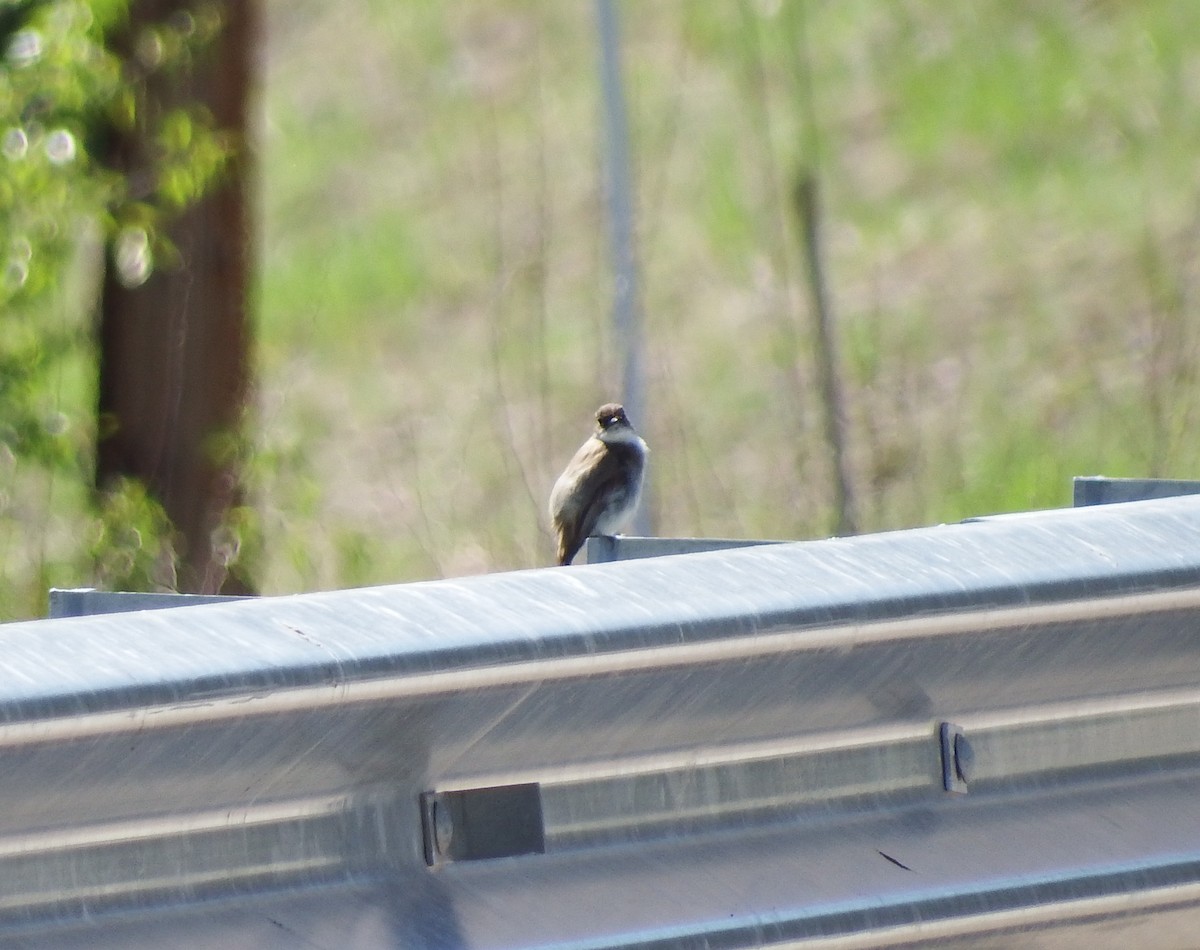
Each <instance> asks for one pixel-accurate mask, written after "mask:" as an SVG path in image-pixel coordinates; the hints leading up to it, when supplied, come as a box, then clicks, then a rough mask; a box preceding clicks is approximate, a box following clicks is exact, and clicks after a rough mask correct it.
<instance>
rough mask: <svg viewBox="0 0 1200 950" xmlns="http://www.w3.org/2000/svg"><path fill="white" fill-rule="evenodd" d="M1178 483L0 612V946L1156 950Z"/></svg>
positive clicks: (1167, 883)
mask: <svg viewBox="0 0 1200 950" xmlns="http://www.w3.org/2000/svg"><path fill="white" fill-rule="evenodd" d="M1198 630H1200V498H1195V497H1192V498H1177V499H1169V500H1161V501H1147V502H1139V503H1135V504H1118V505H1106V506H1102V507H1095V508H1085V509H1078V510H1064V511H1052V512H1044V513H1036V514H1030V515H1027V516H1024V517H1020V518H999V519H995V520H982V521H979V522H976V523H970V524H962V525H950V526H943V527H938V528H929V529H922V530H916V531H902V532H894V533H889V534H882V535H872V536H863V537H858V538H850V539H834V540H829V541H821V542H811V543H800V544H777V545H765V546H758V547H750V548H743V549H735V550H719V551H711V552H708V553H699V554H692V555H687V556H682V557H662V558H657V559H655V560H653V561H647V560H642V561H632V562H623V563H612V564H591V565H585V566H580V567H576V568H554V569H546V570H537V571H525V572H518V573H512V574H498V575H490V576H484V577H475V578H467V579H461V580H448V581H440V582H433V583H422V584H409V585H403V586H396V587H386V588H374V589H366V590H358V591H343V592H331V593H323V594H311V595H303V596H296V597H282V598H262V599H257V600H249V601H245V602H239V603H222V604H213V605H206V606H194V607H186V608H182V609H178V610H170V611H146V612H140V613H132V614H124V615H115V614H114V615H108V616H97V617H90V618H76V619H61V620H47V621H37V622H30V623H22V624H12V625H7V626H4V627H0V801H2V802H3V803H4V808H3V809H2V810H0V946H21V947H29V948H34V947H38V948H40V947H55V948H71V947H79V948H82V947H85V946H86V947H88V948H91V950H96V948H106V947H129V948H143V947H144V948H149V947H155V948H158V947H163V946H171V947H182V948H201V947H205V948H207V947H227V946H237V947H259V948H282V947H297V946H300V947H328V948H334V947H336V948H338V950H350V948H376V947H408V946H428V947H479V948H491V947H518V946H522V947H535V946H536V947H633V946H638V947H699V946H705V947H742V946H759V945H773V946H804V947H809V946H812V947H838V948H846V947H882V946H929V945H933V944H936V945H937V946H981V947H982V946H988V947H993V946H998V945H1004V946H1022V947H1063V946H1087V947H1118V946H1119V947H1121V948H1122V950H1127V948H1128V947H1129V946H1139V947H1160V946H1161V947H1165V946H1191V945H1192V944H1194V942H1195V940H1194V934H1195V933H1197V932H1200V830H1197V829H1200V794H1197V792H1196V789H1197V787H1198V785H1197V783H1198V781H1200V636H1198V634H1197V631H1198Z"/></svg>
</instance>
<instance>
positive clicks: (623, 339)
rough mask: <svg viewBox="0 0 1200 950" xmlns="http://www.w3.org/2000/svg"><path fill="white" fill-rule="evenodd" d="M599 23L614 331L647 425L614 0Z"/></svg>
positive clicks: (631, 394)
mask: <svg viewBox="0 0 1200 950" xmlns="http://www.w3.org/2000/svg"><path fill="white" fill-rule="evenodd" d="M596 23H597V28H598V30H599V34H600V83H601V87H602V90H603V93H604V133H605V162H604V165H605V191H606V198H607V201H608V220H609V235H610V238H611V242H612V261H613V337H614V342H615V344H616V346H615V349H616V351H617V352H618V353H619V354H620V359H621V389H622V394H621V399H622V401H623V402H624V404H625V408H626V409H627V410H628V411H629V416H630V418H631V419H632V420H633V424H634V425H635V426H638V427H639V428H642V430H643V431H645V426H646V413H645V408H646V403H645V398H644V393H643V383H642V366H641V355H642V354H641V313H640V311H639V308H638V282H637V260H636V254H635V251H634V234H633V187H632V182H631V176H630V160H629V124H628V120H627V118H626V115H625V94H624V90H623V88H622V85H621V62H620V27H619V25H618V22H617V10H616V4H615V3H614V2H613V0H596ZM649 498H650V494H649V489H648V488H647V491H646V493H645V494H644V495H643V501H642V505H641V508H640V509H639V510H638V513H637V515H636V516H635V518H634V522H633V525H632V526H631V528H630V530H631V532H632V533H633V534H638V535H650V534H652V533H653V532H652V530H651V525H650V507H651V506H650V502H649Z"/></svg>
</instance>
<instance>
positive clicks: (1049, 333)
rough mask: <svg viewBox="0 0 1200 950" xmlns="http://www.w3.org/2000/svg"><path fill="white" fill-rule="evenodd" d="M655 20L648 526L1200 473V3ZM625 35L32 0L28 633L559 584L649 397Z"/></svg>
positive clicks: (21, 600)
mask: <svg viewBox="0 0 1200 950" xmlns="http://www.w3.org/2000/svg"><path fill="white" fill-rule="evenodd" d="M615 10H616V12H617V14H618V17H619V27H620V65H621V76H622V80H623V84H624V96H625V106H626V113H627V118H628V132H629V142H630V163H629V171H630V180H631V182H632V205H633V213H634V225H635V229H634V240H635V243H634V249H635V260H636V265H637V285H636V302H637V305H638V309H639V311H640V313H641V314H642V320H643V323H642V326H641V330H640V342H641V347H642V350H641V353H642V355H641V366H642V369H643V372H644V400H643V405H642V407H641V409H640V415H637V416H635V417H634V418H633V422H634V425H635V426H637V427H638V429H639V431H640V432H641V434H642V435H643V436H644V437H645V439H646V440H647V442H648V443H649V444H650V447H651V450H652V456H651V469H650V478H651V487H650V497H649V515H650V524H651V526H652V529H653V531H654V532H655V533H657V534H660V535H664V536H708V537H730V538H813V537H823V536H827V535H829V534H831V533H834V532H845V531H878V530H886V529H891V528H901V527H906V526H912V525H923V524H931V523H938V522H942V521H953V520H957V519H960V518H962V517H966V516H971V515H978V514H987V513H993V512H1001V511H1010V510H1023V509H1030V508H1037V507H1051V506H1060V505H1066V504H1069V500H1070V478H1071V476H1073V475H1083V474H1099V473H1103V474H1106V475H1110V476H1172V477H1195V476H1196V475H1197V474H1198V469H1200V446H1198V445H1197V440H1196V439H1195V438H1194V437H1193V433H1194V431H1195V429H1196V421H1197V420H1196V414H1197V410H1198V408H1200V407H1198V405H1197V402H1198V394H1197V387H1196V385H1195V383H1196V360H1197V345H1198V342H1200V323H1198V319H1197V318H1198V317H1200V301H1198V299H1197V293H1198V291H1200V272H1198V267H1200V261H1198V254H1197V252H1198V250H1200V161H1198V160H1197V156H1198V155H1200V4H1196V3H1194V2H1191V0H1148V2H1143V3H1139V4H1128V3H1122V2H1116V0H1055V2H1051V3H1043V2H1037V3H1035V2H1028V3H1025V2H1013V0H978V2H975V3H971V4H946V3H942V2H936V0H904V2H896V3H886V4H884V3H878V2H871V0H773V2H772V0H742V2H734V0H728V2H720V3H711V2H699V0H661V2H656V3H653V4H649V3H632V2H622V3H617V4H615ZM596 14H597V7H596V5H595V4H593V3H592V2H585V0H572V2H551V0H545V2H534V0H500V2H486V3H485V2H466V0H462V2H455V3H444V4H435V3H419V2H399V0H388V2H383V0H336V2H335V0H320V2H318V0H263V2H261V3H252V2H249V0H229V2H228V3H226V2H217V0H210V2H199V3H186V2H180V0H170V2H168V0H154V2H152V0H144V2H143V0H139V2H135V3H133V4H132V5H130V4H127V3H124V2H121V0H94V2H92V3H82V2H77V0H70V2H68V0H40V2H39V0H33V2H30V0H7V2H5V3H4V4H0V39H2V40H3V42H4V49H5V51H6V52H5V58H4V61H3V68H2V71H0V135H2V136H3V142H2V145H3V149H2V152H3V154H2V155H0V221H2V222H3V225H4V228H5V233H2V234H0V240H3V241H6V242H7V246H6V247H0V252H3V253H4V254H5V255H6V257H5V258H4V259H3V260H0V263H5V264H6V270H5V279H4V283H3V287H2V292H0V307H2V308H3V309H2V311H0V618H3V619H12V618H15V617H23V616H35V615H38V614H40V613H41V611H42V609H43V605H44V599H45V589H46V588H47V587H48V586H51V585H53V586H101V587H110V588H114V589H181V590H219V589H224V590H227V591H254V592H260V593H264V594H276V593H288V592H298V591H305V590H315V589H324V588H333V587H346V586H358V585H367V584H378V583H389V582H399V581H409V580H417V579H425V578H434V577H443V576H454V575H461V574H468V573H477V572H483V571H496V570H507V569H514V568H525V567H532V566H538V565H545V564H548V563H550V561H551V554H552V544H551V541H550V537H549V532H548V527H547V523H546V522H547V518H546V514H545V499H546V497H547V495H548V492H549V489H550V486H551V484H552V483H553V480H554V478H555V477H556V475H557V473H558V472H559V471H560V470H561V469H562V467H563V465H564V464H565V463H566V461H567V459H568V458H569V457H570V455H571V454H572V452H573V451H574V450H575V448H576V447H577V446H578V444H579V443H580V442H581V441H582V440H583V439H584V437H585V436H586V435H587V434H588V432H589V431H590V427H591V414H592V412H593V411H594V409H595V408H596V406H598V405H599V404H600V403H602V402H605V401H608V400H610V399H617V400H620V399H622V398H624V393H623V392H622V389H623V388H624V387H625V380H624V376H623V360H622V354H621V341H620V340H618V339H616V334H615V333H614V330H613V316H612V314H613V300H614V286H615V284H614V278H613V254H612V251H611V249H610V243H609V220H608V204H607V200H606V198H607V195H606V185H605V183H606V180H607V179H606V163H607V162H608V158H607V152H606V146H607V145H608V144H609V143H608V141H607V140H606V135H605V100H604V96H603V92H602V88H601V82H600V76H601V71H600V41H599V33H598V26H597V22H598V21H597V15H596ZM822 304H823V306H822ZM131 314H133V315H134V316H131ZM823 321H824V323H823ZM823 327H824V328H823ZM822 328H823V329H822ZM151 338H158V339H159V342H158V343H155V344H154V346H153V347H150V349H146V348H145V347H146V346H148V345H149V344H148V343H147V342H146V341H148V340H150V339H151ZM154 347H157V348H154ZM145 377H149V378H151V381H150V382H147V379H146V378H145ZM192 406H199V407H201V408H200V409H196V410H194V411H193V410H192V409H191V408H190V407H192ZM204 407H207V408H204ZM214 407H215V408H214ZM143 417H144V418H143ZM139 427H140V429H139ZM138 431H145V432H147V433H150V435H148V436H147V437H146V439H144V440H142V441H141V442H138V441H137V440H136V439H132V438H127V436H130V434H131V433H136V432H138ZM183 434H187V439H185V440H184V441H185V442H186V443H187V444H186V445H184V446H183V447H182V448H181V447H180V445H178V444H176V440H177V438H183ZM189 440H190V441H189ZM196 471H200V472H202V475H203V477H200V476H197V477H195V478H192V475H193V473H194V472H196ZM189 479H191V481H189ZM193 482H194V484H193ZM189 493H192V494H189ZM197 498H199V499H200V500H196V499H197Z"/></svg>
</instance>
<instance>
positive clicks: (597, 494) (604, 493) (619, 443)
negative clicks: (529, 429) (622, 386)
mask: <svg viewBox="0 0 1200 950" xmlns="http://www.w3.org/2000/svg"><path fill="white" fill-rule="evenodd" d="M649 451H650V450H649V449H648V448H646V443H645V442H643V441H642V440H641V438H640V437H639V436H638V434H637V433H636V432H634V431H633V426H632V425H630V424H629V419H628V418H626V416H625V409H624V407H623V406H619V405H617V404H616V403H615V402H610V403H606V404H605V405H603V406H601V407H600V408H599V409H597V410H596V431H595V432H593V433H592V435H591V437H590V438H588V440H587V441H586V442H584V443H583V445H581V446H580V447H579V451H578V452H576V453H575V457H574V458H572V459H571V461H570V462H569V463H568V464H567V467H566V469H564V470H563V473H562V474H561V475H559V476H558V481H556V482H555V483H554V489H553V490H552V491H551V492H550V523H551V524H552V525H553V526H554V535H555V537H556V538H557V540H558V563H559V564H570V563H571V561H572V559H573V558H574V557H575V555H576V554H578V553H579V549H580V548H581V547H583V542H584V541H586V540H587V539H588V538H590V537H591V536H592V535H597V534H616V533H617V532H618V531H620V529H621V528H623V527H624V526H625V523H626V522H627V521H628V520H629V518H630V517H631V516H632V515H633V512H634V511H635V510H636V509H637V506H638V500H639V499H640V498H641V495H642V475H643V473H644V472H645V469H646V455H647V454H648V453H649Z"/></svg>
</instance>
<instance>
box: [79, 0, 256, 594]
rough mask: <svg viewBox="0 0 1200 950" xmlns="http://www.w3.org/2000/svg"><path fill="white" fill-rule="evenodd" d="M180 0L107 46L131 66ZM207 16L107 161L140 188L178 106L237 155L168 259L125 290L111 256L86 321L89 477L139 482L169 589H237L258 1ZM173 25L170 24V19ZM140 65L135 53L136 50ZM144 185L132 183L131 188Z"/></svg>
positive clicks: (144, 14)
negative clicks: (165, 119)
mask: <svg viewBox="0 0 1200 950" xmlns="http://www.w3.org/2000/svg"><path fill="white" fill-rule="evenodd" d="M191 7H192V4H189V3H186V2H181V0H135V2H134V3H132V4H131V6H130V18H129V23H128V26H127V28H126V30H125V31H124V32H123V35H122V37H120V38H118V40H117V41H116V43H115V44H114V45H116V46H117V47H118V48H120V49H124V50H125V51H127V58H128V59H129V61H130V62H131V64H132V63H135V62H136V57H137V56H138V55H139V54H138V52H136V51H139V50H143V51H144V49H145V46H144V44H145V42H146V41H147V37H148V36H151V35H153V34H150V33H147V31H148V30H152V29H154V28H156V27H161V26H163V25H165V24H172V23H174V24H179V23H181V22H182V23H184V24H186V23H187V22H188V21H187V19H186V17H187V16H188V15H189V10H190V9H191ZM209 9H216V10H217V11H219V14H220V16H221V17H223V22H222V24H221V26H220V28H219V31H218V32H217V33H216V35H215V38H214V39H213V40H212V41H211V43H209V44H207V45H206V46H205V47H204V48H203V49H202V50H199V51H198V52H197V53H196V54H195V56H194V57H192V58H191V59H190V60H189V61H188V62H187V63H186V64H185V68H183V69H161V70H158V71H157V72H155V71H150V72H148V74H147V75H146V76H145V77H144V78H143V79H142V83H143V86H142V90H141V91H142V92H143V93H144V102H142V103H141V105H142V107H141V109H140V110H139V118H138V121H137V123H136V127H135V129H134V130H133V131H131V132H119V133H117V134H115V135H114V137H113V140H112V142H111V149H110V153H109V159H110V161H111V163H112V165H113V167H114V168H116V169H117V170H119V171H120V172H121V173H122V174H124V175H125V176H126V179H127V180H128V181H129V182H130V187H131V192H133V197H137V194H136V190H137V188H138V183H139V182H141V183H145V182H146V181H147V180H152V179H153V175H154V170H153V169H154V165H153V156H154V149H155V143H154V141H153V134H152V132H151V131H150V130H152V129H153V128H154V124H153V120H154V118H155V116H159V115H162V114H164V113H166V112H168V111H170V110H172V109H175V108H178V107H180V106H184V105H196V106H200V107H201V108H203V109H206V110H208V111H209V112H210V113H211V114H212V116H213V119H214V123H215V125H216V127H217V128H218V129H221V130H223V131H225V132H228V133H231V134H232V136H233V141H234V142H235V148H236V152H235V154H234V157H233V159H232V161H231V162H230V163H229V165H228V166H227V167H226V169H225V171H224V173H223V174H222V175H221V177H220V178H219V180H218V181H217V183H216V184H215V185H214V186H213V187H211V188H210V190H209V191H208V192H207V193H206V195H205V197H204V198H202V199H201V200H200V201H199V202H197V203H195V204H193V205H192V206H191V207H189V208H188V209H187V210H186V211H184V212H183V213H182V214H180V215H179V216H178V217H176V218H174V219H173V220H171V221H170V222H169V223H168V224H167V226H166V231H165V233H166V234H167V236H168V238H169V239H170V241H171V242H172V243H173V245H174V246H175V248H176V249H177V251H178V260H177V261H172V262H169V263H168V264H167V265H166V266H161V267H157V268H156V269H155V270H154V271H153V272H152V273H151V275H150V276H149V278H148V279H147V280H145V282H144V283H142V284H140V285H139V286H129V284H130V283H131V282H130V281H129V279H128V276H127V275H126V276H125V278H124V281H123V280H122V274H121V273H120V272H119V270H118V268H117V267H116V265H115V263H114V260H113V255H112V254H110V255H109V260H108V262H107V265H106V268H105V276H104V286H103V292H102V300H101V314H100V327H99V347H100V385H99V419H100V425H99V432H98V439H97V460H96V482H97V486H98V487H100V488H104V487H105V486H107V485H111V484H113V483H114V481H116V480H117V479H119V478H121V477H123V476H124V477H132V478H136V479H139V480H141V481H142V482H143V483H144V484H145V485H146V486H147V488H148V490H149V492H150V494H151V495H152V496H153V497H154V498H156V499H157V500H158V501H159V502H160V503H161V504H162V506H163V508H164V510H165V512H166V514H167V516H168V517H169V518H170V519H171V522H172V524H173V527H174V529H175V531H176V545H177V548H176V551H177V555H178V559H179V561H178V575H177V579H178V587H179V589H180V590H182V591H195V592H205V593H211V592H216V591H224V592H228V593H239V592H247V591H248V589H249V585H248V583H247V581H246V579H245V578H244V577H241V576H240V574H239V573H238V571H237V568H234V570H233V571H229V570H227V562H228V561H229V556H230V550H231V546H230V542H229V539H228V538H227V537H225V536H224V533H223V532H221V531H220V529H221V528H222V526H223V525H224V524H225V523H226V521H227V516H228V514H229V512H230V510H231V509H232V508H233V507H235V506H238V505H239V504H240V503H241V500H242V486H241V482H240V472H239V464H238V462H239V459H238V456H239V455H240V453H239V452H238V451H236V449H235V448H234V447H235V446H236V445H237V440H238V434H239V432H240V429H241V426H242V423H243V416H244V415H245V410H246V405H247V398H248V390H249V377H250V337H251V334H250V315H249V293H250V280H251V263H252V254H253V248H254V243H253V238H252V226H251V225H252V221H251V207H250V203H249V200H248V199H249V193H248V192H249V188H248V184H249V177H250V173H251V156H250V153H249V151H248V149H247V148H246V147H245V145H244V143H245V142H246V141H247V131H248V122H247V119H248V107H249V101H250V95H251V91H252V80H253V57H254V53H255V47H256V40H257V34H258V23H259V20H258V0H224V2H220V3H217V4H215V5H209ZM181 18H182V19H181ZM141 55H142V56H143V57H144V52H143V53H142V54H141ZM143 187H144V184H143Z"/></svg>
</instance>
